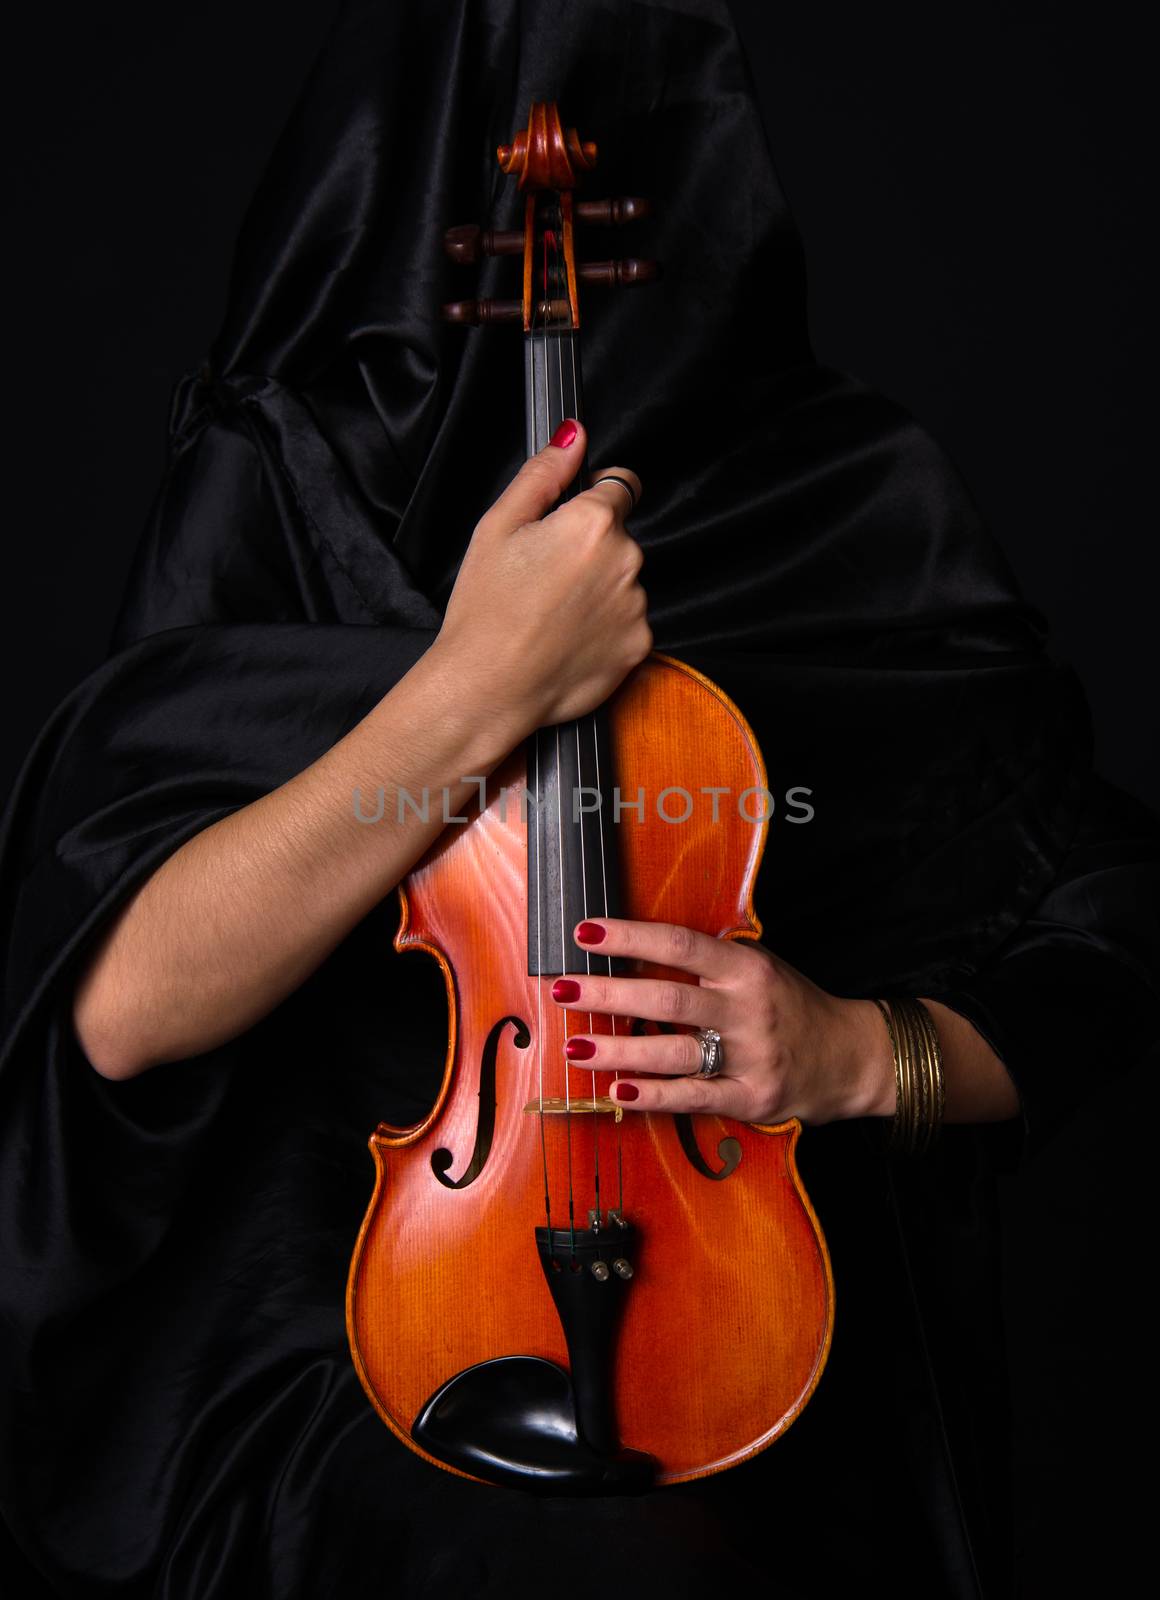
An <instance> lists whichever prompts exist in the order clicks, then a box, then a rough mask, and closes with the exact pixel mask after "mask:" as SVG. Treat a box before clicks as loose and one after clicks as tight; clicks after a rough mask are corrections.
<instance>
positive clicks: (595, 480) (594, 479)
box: [584, 467, 644, 517]
mask: <svg viewBox="0 0 1160 1600" xmlns="http://www.w3.org/2000/svg"><path fill="white" fill-rule="evenodd" d="M617 479H619V480H620V482H621V483H623V484H625V485H626V487H625V488H623V489H621V488H618V486H617V482H616V480H617ZM601 480H603V481H601ZM588 482H589V487H588V488H587V489H586V490H585V491H584V492H585V493H586V494H598V495H600V496H602V497H603V498H604V499H606V500H607V501H608V503H609V505H613V504H614V503H615V505H616V506H617V507H618V508H619V510H620V512H621V515H622V517H627V516H628V514H629V512H630V511H635V510H636V508H637V506H639V505H640V497H641V495H642V494H643V493H644V490H643V488H642V486H641V481H640V479H639V478H638V477H637V475H636V473H635V472H634V471H633V470H632V468H631V467H601V468H600V469H599V471H597V472H593V473H592V474H591V475H590V477H589V480H588ZM629 491H631V493H630V492H629Z"/></svg>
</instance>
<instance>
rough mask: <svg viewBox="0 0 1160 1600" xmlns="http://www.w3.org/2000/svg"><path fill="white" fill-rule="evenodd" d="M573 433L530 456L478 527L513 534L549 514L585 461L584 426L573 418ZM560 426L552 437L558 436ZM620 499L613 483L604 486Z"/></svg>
mask: <svg viewBox="0 0 1160 1600" xmlns="http://www.w3.org/2000/svg"><path fill="white" fill-rule="evenodd" d="M567 420H568V421H570V422H573V424H574V426H575V428H576V432H575V434H574V435H573V437H572V439H571V440H570V441H569V443H568V444H566V445H557V444H552V443H550V442H549V443H548V444H546V445H545V446H544V448H543V449H542V450H538V451H537V452H536V454H535V455H534V456H529V457H528V459H527V460H526V461H525V462H524V464H523V466H522V467H521V468H520V470H519V471H518V472H517V473H516V475H515V477H514V478H513V479H512V481H511V482H510V483H509V484H508V486H507V488H506V489H505V490H504V491H503V493H502V494H501V495H500V497H499V499H498V500H497V501H496V502H495V504H494V505H493V506H492V507H491V508H490V510H489V511H487V513H486V514H485V515H484V516H483V517H482V518H481V519H480V524H479V525H480V527H481V528H487V529H498V530H500V531H501V532H506V533H512V532H514V530H515V529H516V528H522V527H523V526H524V524H525V523H528V522H539V521H540V520H541V519H542V518H543V517H545V516H546V515H547V513H548V512H549V511H551V509H552V507H553V506H554V505H555V504H556V501H557V500H558V499H559V498H560V496H561V494H562V493H563V492H564V490H565V489H566V488H567V487H568V485H569V484H570V483H571V482H572V479H573V478H574V477H575V476H576V474H577V472H579V470H580V463H581V462H582V461H583V460H584V443H585V434H584V429H583V426H582V425H581V424H580V423H578V422H576V421H575V419H574V418H568V419H567ZM563 426H564V425H563V424H561V426H560V428H559V429H558V430H557V433H556V434H555V435H553V437H559V434H560V433H561V432H562V431H563ZM604 487H605V488H606V489H608V490H610V491H611V492H612V493H613V494H614V495H618V496H619V498H620V499H622V500H623V499H624V498H625V496H624V495H623V494H621V493H620V491H619V490H618V489H617V488H616V485H615V484H607V483H606V484H605V485H604Z"/></svg>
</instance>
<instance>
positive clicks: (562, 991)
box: [552, 978, 580, 1000]
mask: <svg viewBox="0 0 1160 1600" xmlns="http://www.w3.org/2000/svg"><path fill="white" fill-rule="evenodd" d="M579 998H580V985H579V984H578V983H573V982H572V980H571V978H557V979H556V981H555V983H554V984H553V985H552V999H553V1000H579Z"/></svg>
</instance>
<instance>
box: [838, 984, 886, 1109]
mask: <svg viewBox="0 0 1160 1600" xmlns="http://www.w3.org/2000/svg"><path fill="white" fill-rule="evenodd" d="M844 1004H845V1005H846V1007H847V1008H848V1010H847V1026H848V1028H849V1046H848V1048H849V1059H850V1062H851V1071H850V1095H849V1109H848V1111H847V1115H848V1116H851V1117H893V1115H894V1112H895V1107H896V1105H897V1100H898V1089H897V1080H896V1077H895V1071H894V1050H893V1047H892V1045H891V1043H890V1035H889V1033H888V1032H887V1029H886V1025H885V1023H884V1022H883V1020H882V1013H881V1012H880V1011H879V1010H878V1007H877V1006H876V1005H875V1004H874V1002H873V1000H847V1001H845V1002H844Z"/></svg>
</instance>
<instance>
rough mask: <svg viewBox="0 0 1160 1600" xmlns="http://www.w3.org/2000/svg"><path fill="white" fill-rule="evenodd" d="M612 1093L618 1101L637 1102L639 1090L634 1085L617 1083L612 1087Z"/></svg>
mask: <svg viewBox="0 0 1160 1600" xmlns="http://www.w3.org/2000/svg"><path fill="white" fill-rule="evenodd" d="M613 1092H614V1094H615V1095H616V1098H617V1099H618V1100H639V1099H640V1090H639V1089H638V1088H637V1086H636V1084H635V1083H618V1084H616V1085H614V1088H613Z"/></svg>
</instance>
